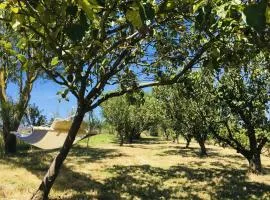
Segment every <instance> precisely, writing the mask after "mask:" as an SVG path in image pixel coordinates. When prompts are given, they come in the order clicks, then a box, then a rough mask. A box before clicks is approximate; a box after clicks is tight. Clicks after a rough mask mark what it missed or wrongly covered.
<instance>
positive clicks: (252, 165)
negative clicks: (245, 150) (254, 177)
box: [248, 151, 262, 174]
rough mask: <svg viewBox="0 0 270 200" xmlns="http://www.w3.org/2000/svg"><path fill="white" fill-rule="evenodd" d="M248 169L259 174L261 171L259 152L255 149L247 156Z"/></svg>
mask: <svg viewBox="0 0 270 200" xmlns="http://www.w3.org/2000/svg"><path fill="white" fill-rule="evenodd" d="M248 163H249V170H250V172H252V173H255V174H260V173H262V163H261V154H260V152H258V151H256V152H255V153H253V154H251V155H250V156H249V158H248Z"/></svg>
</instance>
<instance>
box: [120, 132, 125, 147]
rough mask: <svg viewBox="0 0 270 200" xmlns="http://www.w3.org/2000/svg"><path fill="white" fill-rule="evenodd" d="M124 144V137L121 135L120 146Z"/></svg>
mask: <svg viewBox="0 0 270 200" xmlns="http://www.w3.org/2000/svg"><path fill="white" fill-rule="evenodd" d="M123 144H124V137H123V136H122V135H121V136H120V144H119V145H120V146H123Z"/></svg>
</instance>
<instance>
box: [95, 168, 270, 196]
mask: <svg viewBox="0 0 270 200" xmlns="http://www.w3.org/2000/svg"><path fill="white" fill-rule="evenodd" d="M196 165H197V164H196ZM110 172H111V173H113V174H114V175H115V176H114V177H113V178H110V179H107V180H106V181H105V183H104V184H103V185H102V188H101V190H100V191H99V199H204V198H205V197H202V194H203V193H207V195H208V199H210V198H212V199H239V200H240V199H241V200H248V199H251V198H255V199H262V198H263V195H265V194H266V192H267V191H270V186H269V185H265V184H260V183H252V182H248V181H247V176H246V171H245V170H236V169H230V168H225V169H218V168H209V169H201V168H193V167H186V166H184V165H178V166H174V167H171V168H169V169H167V170H166V169H162V168H157V167H151V166H149V165H142V166H139V165H136V166H115V167H114V168H111V169H110ZM177 180H178V181H179V183H174V181H175V182H177ZM265 198H266V197H265Z"/></svg>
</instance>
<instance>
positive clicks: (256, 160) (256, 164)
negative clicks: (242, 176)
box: [248, 125, 262, 174]
mask: <svg viewBox="0 0 270 200" xmlns="http://www.w3.org/2000/svg"><path fill="white" fill-rule="evenodd" d="M248 138H249V148H250V154H249V159H248V162H249V170H250V171H251V172H252V173H256V174H259V173H261V172H262V164H261V151H260V150H259V149H258V147H257V138H256V134H255V129H254V128H253V127H252V126H251V125H249V127H248Z"/></svg>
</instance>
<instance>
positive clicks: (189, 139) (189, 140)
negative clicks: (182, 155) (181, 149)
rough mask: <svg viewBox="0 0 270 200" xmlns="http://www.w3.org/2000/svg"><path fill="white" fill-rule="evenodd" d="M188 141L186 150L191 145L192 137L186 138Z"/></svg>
mask: <svg viewBox="0 0 270 200" xmlns="http://www.w3.org/2000/svg"><path fill="white" fill-rule="evenodd" d="M185 139H186V147H185V148H189V144H190V142H191V137H185Z"/></svg>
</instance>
